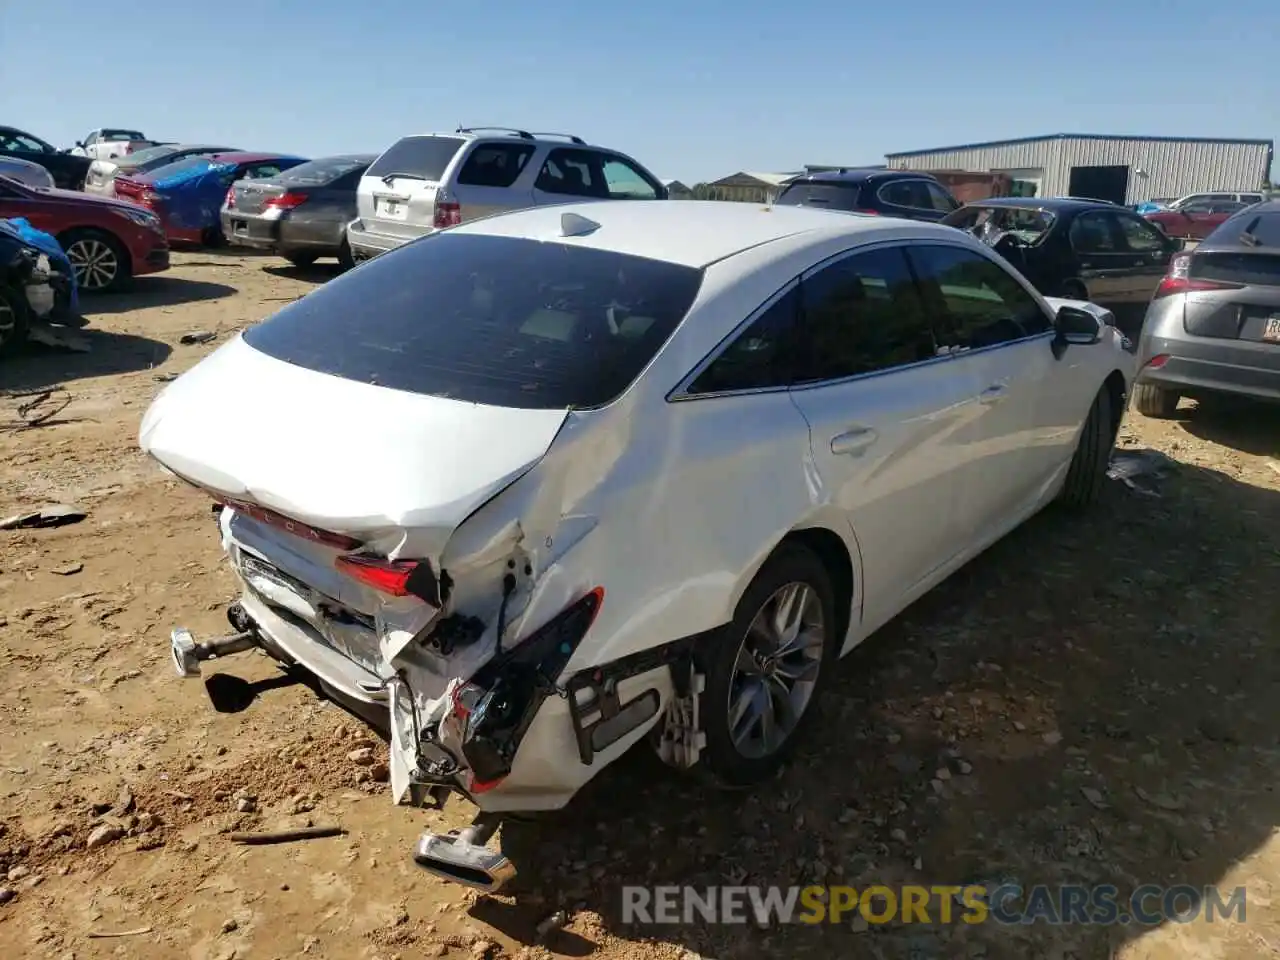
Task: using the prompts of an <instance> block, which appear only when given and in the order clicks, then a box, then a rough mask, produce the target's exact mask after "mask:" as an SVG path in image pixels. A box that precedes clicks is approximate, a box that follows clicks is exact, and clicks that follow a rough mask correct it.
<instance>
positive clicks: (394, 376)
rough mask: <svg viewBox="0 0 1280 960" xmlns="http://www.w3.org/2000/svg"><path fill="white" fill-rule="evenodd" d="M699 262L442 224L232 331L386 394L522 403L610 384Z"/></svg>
mask: <svg viewBox="0 0 1280 960" xmlns="http://www.w3.org/2000/svg"><path fill="white" fill-rule="evenodd" d="M701 284H702V271H701V270H698V269H695V268H693V267H686V266H682V265H679V264H672V263H666V262H663V261H660V260H649V259H644V258H641V257H634V256H629V255H626V254H619V253H614V252H611V251H606V250H595V249H590V248H586V247H573V246H568V245H565V244H562V243H555V242H544V241H541V240H529V239H523V238H516V237H492V236H478V235H474V234H459V233H452V232H450V231H443V232H441V233H439V234H435V235H432V236H429V237H424V238H422V239H420V240H416V241H414V242H412V243H408V244H405V245H404V246H403V247H400V248H398V249H396V250H393V251H391V252H390V253H386V254H383V255H382V256H379V257H377V258H376V259H374V260H371V261H369V262H368V263H365V264H362V265H361V266H360V267H359V268H358V269H356V270H353V271H351V272H350V273H347V274H344V275H343V276H341V277H338V278H336V279H334V280H331V281H330V282H329V283H327V284H325V285H324V286H322V287H320V288H319V289H317V290H315V291H313V292H311V293H309V294H308V295H307V296H305V297H303V298H302V299H301V300H298V301H296V302H294V303H292V304H290V305H289V306H287V307H285V308H284V309H283V310H281V311H280V312H279V313H277V314H276V315H275V316H273V317H271V318H270V319H268V320H267V321H266V322H264V323H262V324H261V325H259V326H257V327H253V328H252V329H250V330H248V331H247V332H246V333H245V334H244V338H245V341H246V342H247V343H248V344H249V345H250V346H252V347H254V348H255V349H257V350H260V351H262V352H263V353H265V354H267V355H268V356H272V357H275V358H276V359H277V360H283V361H285V362H286V363H292V364H295V365H297V366H300V367H305V368H307V369H309V370H315V371H318V372H320V373H327V374H332V375H333V376H337V377H343V378H345V379H347V380H357V381H360V382H363V383H372V384H377V385H378V386H382V387H389V388H391V389H393V390H406V391H410V392H412V393H420V394H428V395H431V396H437V397H450V398H452V399H456V400H464V401H467V402H470V403H483V404H490V405H493V406H502V407H522V408H527V409H558V408H563V407H597V406H602V405H604V404H607V403H609V402H610V401H612V400H614V399H615V398H616V397H617V396H618V395H619V394H621V393H622V392H623V391H624V390H625V389H626V388H627V387H628V386H629V385H630V384H631V382H632V381H633V380H635V378H636V377H637V376H639V374H640V371H641V370H643V369H644V367H645V365H646V364H648V362H649V361H650V360H651V359H652V358H653V356H654V355H655V354H656V353H657V352H658V350H659V348H661V346H662V345H663V344H664V343H665V342H666V341H667V338H668V337H670V336H671V334H672V332H673V331H674V330H675V329H676V327H677V326H678V325H679V323H680V321H681V319H683V317H684V315H685V314H686V313H687V312H688V310H689V307H690V305H691V304H692V303H693V299H694V297H695V296H697V293H698V288H699V287H700V286H701Z"/></svg>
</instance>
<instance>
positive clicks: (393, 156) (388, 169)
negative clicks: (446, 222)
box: [369, 137, 463, 183]
mask: <svg viewBox="0 0 1280 960" xmlns="http://www.w3.org/2000/svg"><path fill="white" fill-rule="evenodd" d="M462 143H463V141H462V139H461V138H459V137H405V138H404V139H403V140H401V141H400V142H399V143H396V144H393V145H392V146H391V147H390V148H389V149H388V150H387V152H386V153H384V154H383V155H382V156H380V157H379V158H378V159H377V160H375V161H374V163H373V166H371V167H370V168H369V176H371V177H393V176H394V177H409V178H412V179H414V180H427V181H430V182H432V183H438V182H439V181H440V180H441V179H443V177H444V172H445V171H446V170H447V169H449V164H450V162H451V161H452V160H453V158H454V157H455V156H457V154H458V150H459V149H461V147H462Z"/></svg>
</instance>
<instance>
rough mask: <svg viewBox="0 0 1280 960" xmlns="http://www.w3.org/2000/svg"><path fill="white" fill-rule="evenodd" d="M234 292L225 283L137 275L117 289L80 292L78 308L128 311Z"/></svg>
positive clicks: (216, 297) (92, 312)
mask: <svg viewBox="0 0 1280 960" xmlns="http://www.w3.org/2000/svg"><path fill="white" fill-rule="evenodd" d="M235 293H236V289H235V288H234V287H229V286H227V285H226V284H225V283H208V282H206V281H204V280H184V279H182V278H181V277H160V276H155V277H138V278H137V279H136V280H134V281H133V283H131V284H130V285H129V286H128V287H126V288H125V289H123V290H121V291H120V292H119V293H103V294H83V295H82V296H81V297H80V309H81V310H82V311H83V312H84V313H85V315H86V316H89V317H93V316H94V315H96V314H111V313H128V312H129V311H131V310H145V309H147V308H148V307H176V306H180V305H182V304H186V303H198V302H200V301H202V300H221V299H222V298H223V297H230V296H232V295H234V294H235Z"/></svg>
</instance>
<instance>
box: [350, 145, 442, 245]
mask: <svg viewBox="0 0 1280 960" xmlns="http://www.w3.org/2000/svg"><path fill="white" fill-rule="evenodd" d="M464 143H465V141H464V140H463V139H462V138H461V137H442V136H434V135H428V136H413V137H405V138H404V139H402V140H400V141H399V142H397V143H396V144H395V145H393V146H392V147H391V148H389V149H388V150H387V151H386V152H385V153H383V154H382V156H380V157H379V158H378V159H377V160H376V161H374V163H373V165H372V166H370V167H369V169H368V171H367V172H366V173H365V175H364V178H363V179H362V180H361V183H360V190H359V194H358V197H357V205H358V208H359V214H360V218H361V219H362V220H363V221H364V222H365V224H366V227H367V229H369V230H370V231H372V232H373V233H379V234H382V235H384V236H390V237H400V238H403V239H411V238H413V237H419V236H422V235H423V234H424V233H427V232H429V231H431V230H432V229H434V228H435V227H436V226H437V217H436V212H437V211H436V207H437V201H438V200H439V201H440V202H441V203H445V202H447V201H448V199H449V198H448V197H447V196H446V195H445V194H444V191H443V186H442V185H443V184H444V182H445V180H446V177H447V174H448V171H449V168H450V166H451V165H452V164H453V161H454V158H455V157H457V155H458V153H459V152H460V151H461V149H462V146H463V144H464Z"/></svg>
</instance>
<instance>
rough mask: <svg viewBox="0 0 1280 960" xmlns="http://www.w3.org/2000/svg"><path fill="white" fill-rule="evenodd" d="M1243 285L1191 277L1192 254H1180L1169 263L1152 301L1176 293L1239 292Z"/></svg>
mask: <svg viewBox="0 0 1280 960" xmlns="http://www.w3.org/2000/svg"><path fill="white" fill-rule="evenodd" d="M1240 287H1241V284H1238V283H1227V282H1225V281H1222V280H1204V279H1201V278H1193V277H1192V276H1191V254H1189V253H1178V254H1175V255H1174V257H1173V259H1172V260H1170V261H1169V271H1168V272H1167V273H1166V274H1165V275H1164V279H1162V280H1161V281H1160V286H1158V287H1156V292H1155V293H1154V294H1152V296H1151V299H1152V300H1159V299H1160V298H1161V297H1171V296H1173V295H1174V294H1175V293H1196V292H1201V291H1209V290H1239V289H1240Z"/></svg>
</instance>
